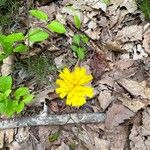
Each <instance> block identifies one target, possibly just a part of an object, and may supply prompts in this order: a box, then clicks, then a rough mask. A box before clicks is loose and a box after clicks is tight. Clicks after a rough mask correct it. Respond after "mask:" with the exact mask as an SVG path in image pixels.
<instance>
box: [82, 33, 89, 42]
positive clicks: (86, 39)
mask: <svg viewBox="0 0 150 150" xmlns="http://www.w3.org/2000/svg"><path fill="white" fill-rule="evenodd" d="M80 37H81V40H82V42H83V43H85V44H87V43H88V41H89V38H88V37H87V36H86V35H84V34H80Z"/></svg>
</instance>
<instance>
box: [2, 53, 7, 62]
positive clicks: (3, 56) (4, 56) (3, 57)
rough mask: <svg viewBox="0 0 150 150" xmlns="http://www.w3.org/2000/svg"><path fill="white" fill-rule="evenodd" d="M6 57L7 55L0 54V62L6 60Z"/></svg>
mask: <svg viewBox="0 0 150 150" xmlns="http://www.w3.org/2000/svg"><path fill="white" fill-rule="evenodd" d="M7 57H8V55H7V54H5V53H1V54H0V61H2V60H3V59H5V58H7Z"/></svg>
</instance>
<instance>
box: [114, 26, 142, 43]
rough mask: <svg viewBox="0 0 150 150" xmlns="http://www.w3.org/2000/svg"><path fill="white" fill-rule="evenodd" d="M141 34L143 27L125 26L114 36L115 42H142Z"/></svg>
mask: <svg viewBox="0 0 150 150" xmlns="http://www.w3.org/2000/svg"><path fill="white" fill-rule="evenodd" d="M142 34H143V26H140V25H131V26H125V27H124V28H123V29H122V30H120V31H118V33H117V35H116V39H117V40H121V41H122V42H124V43H125V42H128V41H130V42H131V41H138V40H140V41H142Z"/></svg>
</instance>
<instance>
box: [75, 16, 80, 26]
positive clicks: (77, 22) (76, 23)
mask: <svg viewBox="0 0 150 150" xmlns="http://www.w3.org/2000/svg"><path fill="white" fill-rule="evenodd" d="M74 24H75V27H76V28H77V29H80V27H81V19H80V18H79V16H77V15H75V16H74Z"/></svg>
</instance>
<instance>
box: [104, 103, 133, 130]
mask: <svg viewBox="0 0 150 150" xmlns="http://www.w3.org/2000/svg"><path fill="white" fill-rule="evenodd" d="M132 116H134V113H133V112H132V111H130V110H129V109H128V108H126V107H125V106H123V105H121V104H115V103H113V105H112V106H111V107H109V109H108V111H107V113H106V120H105V127H106V129H108V130H110V129H113V128H114V127H117V126H119V124H121V123H123V122H124V121H125V120H127V119H130V117H132Z"/></svg>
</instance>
